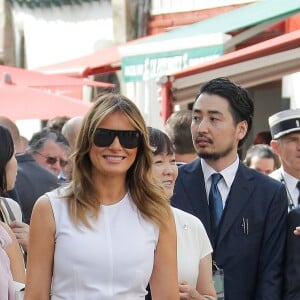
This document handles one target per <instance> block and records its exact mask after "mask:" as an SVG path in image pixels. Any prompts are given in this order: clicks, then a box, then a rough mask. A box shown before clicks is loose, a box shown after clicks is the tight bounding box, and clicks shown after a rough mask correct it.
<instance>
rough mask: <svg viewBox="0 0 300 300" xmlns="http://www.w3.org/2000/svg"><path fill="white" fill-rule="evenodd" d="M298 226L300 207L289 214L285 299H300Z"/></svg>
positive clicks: (299, 241)
mask: <svg viewBox="0 0 300 300" xmlns="http://www.w3.org/2000/svg"><path fill="white" fill-rule="evenodd" d="M296 226H300V207H298V208H296V209H293V210H291V211H290V212H289V215H288V234H287V249H286V265H285V272H284V283H285V284H284V300H299V299H300V236H296V235H294V233H293V231H294V229H295V227H296Z"/></svg>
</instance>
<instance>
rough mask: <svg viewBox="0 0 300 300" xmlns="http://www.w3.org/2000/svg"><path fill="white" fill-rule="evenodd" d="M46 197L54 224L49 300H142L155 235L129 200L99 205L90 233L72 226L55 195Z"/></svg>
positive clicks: (64, 206) (151, 227)
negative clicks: (52, 264) (98, 213)
mask: <svg viewBox="0 0 300 300" xmlns="http://www.w3.org/2000/svg"><path fill="white" fill-rule="evenodd" d="M46 195H47V196H48V197H49V199H50V203H51V206H52V209H53V213H54V218H55V224H56V235H55V253H54V267H53V278H52V291H51V300H58V299H59V300H62V299H64V300H85V299H86V300H140V299H144V297H145V295H146V294H147V291H146V286H147V284H148V282H149V279H150V276H151V273H152V269H153V262H154V251H155V249H156V245H157V242H158V237H159V229H158V227H157V226H156V225H154V224H153V223H151V222H150V221H148V220H146V219H145V218H143V217H142V216H141V214H140V213H139V211H138V209H137V207H136V206H135V204H134V203H133V201H132V200H131V198H130V196H129V194H126V196H125V197H124V198H123V199H122V200H121V201H119V202H118V203H116V204H113V205H108V206H106V205H101V208H100V215H99V217H98V219H94V218H90V222H91V224H92V226H93V230H90V229H88V228H86V227H84V226H81V227H79V228H76V227H75V225H73V223H72V222H71V220H70V217H69V214H68V210H67V201H66V200H64V199H61V198H59V197H58V194H57V190H54V191H52V192H49V193H47V194H46Z"/></svg>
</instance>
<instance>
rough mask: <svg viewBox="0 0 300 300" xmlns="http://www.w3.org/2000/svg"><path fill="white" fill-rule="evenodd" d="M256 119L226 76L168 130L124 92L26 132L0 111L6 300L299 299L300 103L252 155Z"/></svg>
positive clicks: (0, 250)
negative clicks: (152, 122)
mask: <svg viewBox="0 0 300 300" xmlns="http://www.w3.org/2000/svg"><path fill="white" fill-rule="evenodd" d="M253 115H254V104H253V100H252V98H251V95H250V93H249V92H248V91H247V90H246V89H245V88H243V87H241V86H239V85H237V84H235V83H234V82H232V81H230V80H228V79H227V78H215V79H213V80H211V81H209V82H207V83H206V84H204V85H203V86H201V88H200V91H199V93H198V94H197V95H195V101H194V104H193V107H192V110H186V111H178V112H174V113H173V114H172V115H171V117H170V118H169V119H168V121H167V122H166V124H165V128H164V130H160V129H158V128H153V127H147V124H146V123H145V120H144V119H143V116H142V115H141V113H140V111H139V109H138V108H137V106H136V105H135V104H134V102H133V101H131V100H130V99H128V98H126V97H125V96H123V95H121V94H119V93H116V92H113V91H111V92H109V91H107V92H106V93H104V94H102V95H99V96H98V97H97V98H96V99H95V102H94V104H93V106H92V107H91V109H90V111H89V112H88V113H87V114H86V115H85V116H84V117H75V118H71V119H69V118H66V117H58V118H56V119H53V120H49V121H48V123H47V124H46V126H45V127H44V128H42V129H41V131H39V132H37V133H35V134H34V135H33V136H32V138H31V139H30V140H28V141H27V140H26V139H24V138H22V137H21V136H20V133H19V130H18V128H17V126H16V124H15V123H14V122H13V121H11V120H9V119H8V118H6V117H4V116H2V117H1V116H0V140H1V146H0V172H1V178H0V264H1V274H0V299H1V300H12V299H14V300H15V299H16V292H19V290H20V289H21V288H20V286H21V287H23V286H24V285H25V292H24V295H23V297H24V299H25V300H44V299H47V300H48V299H52V300H58V299H65V300H73V299H80V300H81V299H104V300H110V299H111V300H121V299H122V300H126V299H128V300H138V299H147V300H148V299H153V300H168V299H170V300H176V299H187V300H205V299H206V300H217V299H218V300H221V299H225V300H240V299H242V300H254V299H255V300H262V299H272V300H276V299H278V300H282V299H283V300H299V299H300V258H299V257H300V256H299V253H300V206H299V205H300V109H289V110H285V111H281V112H278V113H276V114H274V115H272V116H270V117H269V127H270V131H268V132H262V133H260V134H258V135H257V136H256V138H255V139H254V141H253V145H251V147H249V149H248V150H247V151H246V154H245V158H244V159H242V157H240V149H241V147H242V146H243V144H244V142H245V140H246V139H247V137H248V135H249V132H250V131H251V128H252V122H253ZM2 270H3V271H2ZM22 293H23V292H22Z"/></svg>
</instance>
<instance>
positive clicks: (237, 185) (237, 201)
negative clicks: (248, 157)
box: [217, 162, 254, 245]
mask: <svg viewBox="0 0 300 300" xmlns="http://www.w3.org/2000/svg"><path fill="white" fill-rule="evenodd" d="M253 179H254V177H253V176H252V175H251V173H250V172H249V170H248V169H247V168H246V167H245V166H244V165H243V164H242V163H241V162H240V165H239V168H238V171H237V173H236V176H235V179H234V181H233V183H232V186H231V189H230V192H229V195H228V198H227V200H226V205H225V209H224V212H223V216H222V220H221V223H220V228H219V232H218V236H217V245H218V244H220V242H221V241H222V239H223V238H224V237H225V235H226V233H227V232H228V231H229V230H230V228H231V227H232V225H233V224H234V222H235V220H236V218H237V217H238V216H239V215H240V213H241V211H242V209H243V208H244V206H245V205H246V204H247V203H248V202H249V198H250V196H251V194H252V192H253V189H254V180H253Z"/></svg>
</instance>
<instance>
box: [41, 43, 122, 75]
mask: <svg viewBox="0 0 300 300" xmlns="http://www.w3.org/2000/svg"><path fill="white" fill-rule="evenodd" d="M120 64H121V57H120V54H119V50H118V46H112V47H108V48H104V49H101V50H99V51H97V52H95V53H92V54H90V55H85V56H82V57H79V58H76V59H72V60H69V61H66V62H62V63H57V64H54V65H50V66H44V67H40V68H38V69H37V70H38V71H39V72H43V73H47V74H64V75H68V76H72V77H87V76H89V75H96V74H103V73H107V72H113V71H117V70H120V68H121V66H120Z"/></svg>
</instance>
